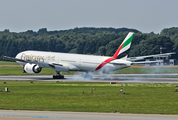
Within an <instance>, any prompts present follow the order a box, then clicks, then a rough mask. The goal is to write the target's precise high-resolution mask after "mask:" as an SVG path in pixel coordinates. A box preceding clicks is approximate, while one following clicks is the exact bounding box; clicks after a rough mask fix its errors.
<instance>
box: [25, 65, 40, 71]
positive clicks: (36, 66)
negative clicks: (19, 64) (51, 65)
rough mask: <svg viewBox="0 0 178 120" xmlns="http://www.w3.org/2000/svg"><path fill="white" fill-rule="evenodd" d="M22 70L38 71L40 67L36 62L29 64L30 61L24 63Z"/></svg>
mask: <svg viewBox="0 0 178 120" xmlns="http://www.w3.org/2000/svg"><path fill="white" fill-rule="evenodd" d="M24 70H25V72H27V73H39V72H41V70H42V68H40V67H39V66H38V65H36V64H30V63H27V64H25V66H24Z"/></svg>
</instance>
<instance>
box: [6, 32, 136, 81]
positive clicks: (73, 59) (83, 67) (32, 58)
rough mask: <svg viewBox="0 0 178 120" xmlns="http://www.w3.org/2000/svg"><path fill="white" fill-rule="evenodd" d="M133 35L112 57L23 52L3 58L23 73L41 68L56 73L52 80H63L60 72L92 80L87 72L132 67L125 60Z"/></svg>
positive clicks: (129, 35)
mask: <svg viewBox="0 0 178 120" xmlns="http://www.w3.org/2000/svg"><path fill="white" fill-rule="evenodd" d="M133 35H134V33H133V32H129V33H128V35H127V36H126V37H125V39H124V41H123V42H122V43H121V45H120V46H119V48H118V49H117V51H116V52H115V54H114V55H113V56H112V57H108V56H96V55H83V54H71V53H59V52H45V51H32V50H28V51H23V52H20V53H18V54H17V55H16V57H15V58H13V57H8V56H4V59H7V60H13V61H16V62H17V63H19V64H20V65H21V66H22V67H23V68H24V71H23V72H24V73H32V74H34V73H40V72H41V70H42V68H51V69H53V70H55V71H56V73H57V75H53V79H64V76H63V75H60V72H69V71H83V72H86V74H84V75H82V77H84V78H92V75H90V74H88V72H103V73H106V72H110V71H115V70H119V69H123V68H127V67H130V66H132V64H133V62H132V61H129V60H127V56H128V51H129V49H130V46H131V42H132V38H133Z"/></svg>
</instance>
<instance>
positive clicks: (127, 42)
mask: <svg viewBox="0 0 178 120" xmlns="http://www.w3.org/2000/svg"><path fill="white" fill-rule="evenodd" d="M133 34H134V33H133V32H129V33H128V35H127V36H126V38H125V39H124V41H123V42H122V44H121V45H120V46H119V48H118V49H117V51H116V53H115V54H114V56H113V58H115V59H127V56H128V52H129V49H130V46H131V43H132V38H133Z"/></svg>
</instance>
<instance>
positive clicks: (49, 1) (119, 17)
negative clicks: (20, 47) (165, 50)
mask: <svg viewBox="0 0 178 120" xmlns="http://www.w3.org/2000/svg"><path fill="white" fill-rule="evenodd" d="M177 6H178V0H0V31H4V30H5V29H9V30H10V32H24V31H27V30H33V31H38V30H39V29H41V28H47V30H48V31H54V30H68V29H73V28H76V27H78V28H80V27H97V28H100V27H107V28H109V27H113V28H123V27H125V28H132V29H137V30H139V31H141V32H143V33H150V32H154V33H160V32H161V30H163V29H164V28H170V27H178V7H177Z"/></svg>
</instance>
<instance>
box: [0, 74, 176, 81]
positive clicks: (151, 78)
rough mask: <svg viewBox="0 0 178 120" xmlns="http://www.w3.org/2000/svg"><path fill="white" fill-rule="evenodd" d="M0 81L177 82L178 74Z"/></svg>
mask: <svg viewBox="0 0 178 120" xmlns="http://www.w3.org/2000/svg"><path fill="white" fill-rule="evenodd" d="M0 80H1V81H8V80H19V81H63V82H124V83H178V74H103V75H93V79H84V78H82V77H81V75H65V79H52V75H25V76H0Z"/></svg>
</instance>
